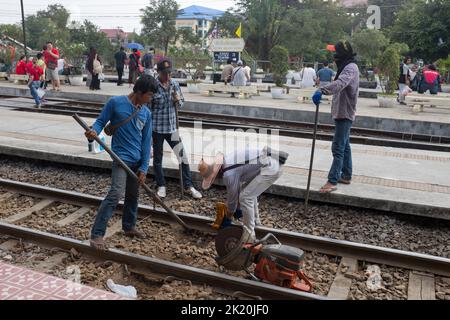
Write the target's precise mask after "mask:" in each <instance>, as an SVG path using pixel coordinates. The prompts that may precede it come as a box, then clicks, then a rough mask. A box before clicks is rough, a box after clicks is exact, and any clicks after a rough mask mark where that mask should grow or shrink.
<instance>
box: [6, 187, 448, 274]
mask: <svg viewBox="0 0 450 320" xmlns="http://www.w3.org/2000/svg"><path fill="white" fill-rule="evenodd" d="M0 187H3V188H6V189H8V190H12V191H15V192H17V193H21V194H26V195H30V196H36V197H44V198H50V199H53V200H59V201H61V202H67V203H72V204H75V205H81V206H82V205H84V206H86V205H89V206H98V205H100V203H101V201H102V200H103V198H101V197H97V196H92V195H86V194H82V193H78V192H73V191H65V190H60V189H55V188H49V187H43V186H38V185H34V184H29V183H23V182H16V181H12V180H7V179H0ZM122 206H123V203H122V202H120V204H119V207H118V208H119V209H121V208H122ZM138 212H139V215H140V216H141V217H142V216H144V217H146V216H148V215H151V218H152V219H153V220H154V221H159V222H163V223H168V224H170V223H173V219H171V217H170V216H169V215H168V214H167V213H166V212H165V211H164V210H162V209H158V208H153V207H151V206H146V205H140V206H139V209H138ZM175 213H176V214H177V215H178V216H179V217H180V218H181V219H182V220H183V221H185V222H186V223H187V224H189V226H190V227H191V228H193V229H195V230H198V231H202V232H206V233H211V234H215V233H216V230H215V229H213V228H212V227H211V224H212V223H213V222H214V220H213V219H212V218H208V217H205V216H199V215H194V214H190V213H182V212H176V211H175ZM255 231H256V234H257V236H258V237H259V238H261V237H262V236H264V235H266V234H267V233H273V234H274V235H275V236H276V237H277V238H278V239H279V240H280V241H281V242H282V243H283V244H287V245H291V246H294V247H298V248H301V249H304V250H308V251H317V252H320V253H324V254H328V255H332V256H339V257H350V258H354V259H357V260H361V261H367V262H372V263H379V264H385V265H389V266H394V267H400V268H406V269H411V270H417V271H425V272H431V273H433V274H436V275H441V276H446V277H450V259H448V258H444V257H438V256H432V255H428V254H422V253H416V252H410V251H403V250H398V249H391V248H384V247H379V246H374V245H369V244H362V243H356V242H351V241H346V240H336V239H331V238H326V237H320V236H313V235H309V234H303V233H297V232H291V231H286V230H279V229H273V228H267V227H261V226H259V227H256V229H255Z"/></svg>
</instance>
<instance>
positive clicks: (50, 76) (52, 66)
mask: <svg viewBox="0 0 450 320" xmlns="http://www.w3.org/2000/svg"><path fill="white" fill-rule="evenodd" d="M43 53H44V59H45V64H46V65H47V69H46V78H47V80H51V81H52V86H53V90H56V91H60V84H59V76H58V59H59V52H58V50H56V48H53V44H52V43H51V42H50V41H49V42H47V50H45V51H44V52H43Z"/></svg>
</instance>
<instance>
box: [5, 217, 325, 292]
mask: <svg viewBox="0 0 450 320" xmlns="http://www.w3.org/2000/svg"><path fill="white" fill-rule="evenodd" d="M0 234H5V235H9V236H12V237H16V238H20V239H26V240H29V241H32V242H34V243H37V244H38V245H46V246H51V247H58V248H61V249H64V250H71V249H72V248H74V249H75V250H77V251H78V252H80V253H83V254H85V255H87V256H91V257H93V258H97V259H102V260H110V261H115V262H118V263H123V264H126V265H128V266H131V267H133V268H135V269H138V270H145V271H146V272H151V273H154V274H161V275H167V276H173V277H178V278H181V279H187V280H190V281H192V282H193V283H201V284H208V285H210V286H212V287H219V288H220V289H222V290H224V291H227V292H230V291H231V292H233V291H234V292H235V291H242V292H245V293H247V294H251V295H255V296H259V297H261V298H264V299H298V300H328V298H327V297H325V296H320V295H317V294H313V293H308V292H302V291H298V290H293V289H288V288H283V287H279V286H275V285H272V284H268V283H265V282H259V281H254V280H248V279H244V278H239V277H235V276H230V275H226V274H223V273H218V272H214V271H209V270H204V269H200V268H196V267H192V266H187V265H183V264H179V263H175V262H171V261H166V260H162V259H157V258H151V257H147V256H142V255H138V254H134V253H130V252H125V251H122V250H118V249H109V250H106V251H100V250H96V249H94V248H92V247H91V246H90V245H89V244H86V243H84V242H82V241H79V240H75V239H71V238H67V237H62V236H58V235H55V234H51V233H47V232H42V231H37V230H32V229H29V228H24V227H20V226H16V225H12V224H8V223H4V222H0Z"/></svg>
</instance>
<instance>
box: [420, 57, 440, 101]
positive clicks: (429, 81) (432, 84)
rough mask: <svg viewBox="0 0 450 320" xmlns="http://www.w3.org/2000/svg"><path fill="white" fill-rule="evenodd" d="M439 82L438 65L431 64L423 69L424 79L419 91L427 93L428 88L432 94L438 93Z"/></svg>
mask: <svg viewBox="0 0 450 320" xmlns="http://www.w3.org/2000/svg"><path fill="white" fill-rule="evenodd" d="M439 82H440V74H439V72H438V71H437V70H436V66H435V65H434V64H430V65H428V67H427V68H424V70H423V74H422V81H421V82H420V85H419V90H418V91H419V93H425V92H427V90H430V93H431V94H437V93H438V91H439Z"/></svg>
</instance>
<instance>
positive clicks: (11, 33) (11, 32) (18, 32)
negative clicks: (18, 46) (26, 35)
mask: <svg viewBox="0 0 450 320" xmlns="http://www.w3.org/2000/svg"><path fill="white" fill-rule="evenodd" d="M0 34H1V35H5V36H8V37H11V38H13V39H15V40H17V41H20V42H22V41H23V32H22V26H21V25H19V24H0Z"/></svg>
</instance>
